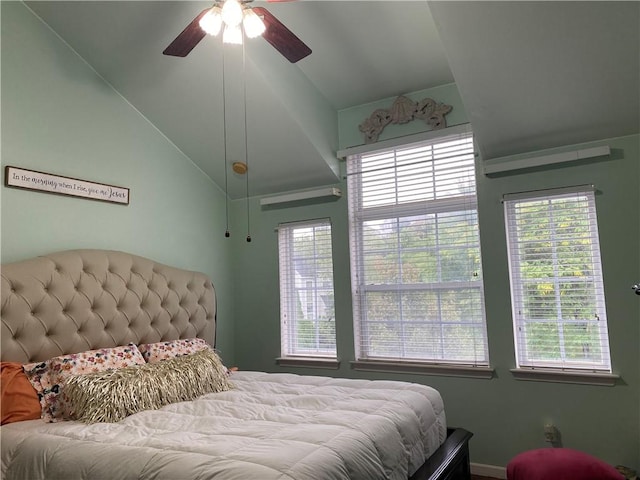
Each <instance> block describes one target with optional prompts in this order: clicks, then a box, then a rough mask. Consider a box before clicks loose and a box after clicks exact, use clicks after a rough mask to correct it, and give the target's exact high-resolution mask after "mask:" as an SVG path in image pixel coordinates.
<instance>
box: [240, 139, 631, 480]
mask: <svg viewBox="0 0 640 480" xmlns="http://www.w3.org/2000/svg"><path fill="white" fill-rule="evenodd" d="M639 142H640V136H632V137H626V138H618V139H609V140H606V141H603V142H595V143H592V144H589V145H586V146H580V148H582V147H590V146H597V145H603V144H606V145H609V146H610V147H611V148H612V155H611V157H610V158H608V159H604V160H603V159H599V160H596V161H584V162H581V163H578V162H575V163H573V164H572V163H567V164H564V165H561V166H556V167H554V168H549V169H538V170H529V171H520V172H514V173H513V174H511V175H505V174H502V175H500V176H493V177H492V178H489V177H487V176H485V175H483V174H482V173H479V174H478V197H479V199H478V201H479V215H480V228H481V235H482V253H483V269H484V278H485V292H486V310H487V323H488V333H489V350H490V358H491V364H492V366H493V367H494V368H495V377H494V378H493V379H491V380H482V379H474V378H457V377H446V376H427V375H419V374H391V373H388V374H384V373H370V372H361V371H355V370H353V369H351V367H350V364H349V361H350V360H353V359H354V347H353V332H352V312H351V294H350V291H351V286H350V274H349V244H348V214H347V198H346V197H345V196H343V197H342V198H341V199H339V200H332V201H329V202H326V201H325V202H322V201H321V202H315V203H314V202H311V201H306V202H305V203H301V204H285V205H282V206H280V207H268V208H267V207H260V205H259V199H258V198H251V199H250V201H249V207H250V219H251V226H250V227H251V236H252V239H253V241H252V242H251V243H246V242H245V241H244V237H245V235H246V231H247V226H246V209H247V203H246V201H244V200H242V201H240V200H238V201H234V202H233V203H232V210H231V212H232V214H231V217H232V219H233V223H232V227H233V230H235V231H234V234H236V239H235V241H234V254H233V255H234V259H235V262H234V265H235V275H234V304H235V322H236V342H237V343H236V352H237V356H236V359H237V360H238V365H239V367H240V368H242V369H249V370H266V371H271V372H279V371H290V372H294V373H305V374H317V375H328V376H340V377H356V378H370V379H379V378H391V379H397V380H407V381H415V382H419V383H425V384H429V385H432V386H434V387H436V388H437V389H438V390H439V391H440V392H441V393H442V396H443V398H444V401H445V408H446V412H447V417H448V422H449V424H450V425H454V426H461V427H465V428H467V429H469V430H471V431H472V432H473V433H474V437H473V439H472V442H471V460H472V462H475V463H480V464H487V465H497V466H505V465H506V464H507V463H508V461H509V459H510V458H512V457H513V456H514V455H516V454H517V453H519V452H522V451H524V450H528V449H533V448H542V447H548V446H549V444H547V443H545V442H544V437H543V426H544V424H545V423H547V422H553V423H554V424H555V425H556V426H557V428H558V429H559V430H560V433H561V437H562V442H563V445H564V446H565V447H570V448H576V449H579V450H583V451H585V452H588V453H591V454H593V455H596V456H598V457H600V458H602V459H603V460H605V461H607V462H610V463H612V464H624V465H628V466H632V467H634V468H637V467H638V466H639V463H640V462H639V457H638V452H639V451H640V444H639V440H640V438H639V437H640V434H639V430H638V425H639V422H640V419H639V415H638V413H639V412H638V405H639V404H640V357H639V354H638V339H639V338H640V329H639V323H640V322H638V320H639V319H640V302H638V299H637V298H636V296H635V295H633V292H632V291H631V289H630V286H631V285H633V283H635V282H636V281H637V280H638V278H637V277H638V269H637V266H638V264H639V263H640V256H639V251H638V239H639V238H640V219H639V218H638V215H637V214H636V212H635V209H636V208H637V206H638V205H640V196H639V195H640V194H639V191H640V182H639V179H640V175H639V173H640V172H639V169H640V151H639V148H638V145H639ZM576 148H577V147H576ZM561 150H566V149H561ZM545 153H549V152H545ZM478 165H479V166H481V165H482V159H478ZM480 172H481V171H480ZM585 183H593V184H595V185H596V187H597V190H598V193H597V197H596V201H597V209H598V220H599V227H600V241H601V249H602V262H603V271H604V280H605V284H606V291H605V294H606V300H607V311H608V318H609V334H610V344H611V356H612V363H613V369H614V372H615V373H617V374H619V375H620V376H621V377H622V380H621V381H620V383H619V384H618V385H616V386H614V387H601V386H589V385H576V384H567V383H548V382H532V381H522V380H514V379H513V377H512V374H511V372H510V371H509V369H511V368H514V367H515V354H514V348H513V330H512V321H511V307H510V300H509V276H508V267H507V251H506V240H505V232H504V220H503V207H502V204H501V197H502V195H503V194H504V193H511V192H517V191H523V190H532V189H539V188H552V187H560V186H566V185H577V184H585ZM336 186H338V187H340V188H342V190H343V193H345V194H346V185H345V184H344V182H343V184H341V185H336ZM324 217H327V218H330V219H331V222H332V232H333V252H334V281H335V294H336V329H337V336H338V339H337V341H338V356H339V358H340V360H341V365H340V368H339V369H338V370H330V369H313V368H281V367H279V366H277V365H276V363H275V358H276V357H277V356H278V355H279V353H280V336H279V297H278V294H279V292H278V254H277V252H278V249H277V246H278V245H277V233H276V232H275V230H274V229H275V228H276V226H277V225H278V223H281V222H290V221H296V220H303V219H310V218H324Z"/></svg>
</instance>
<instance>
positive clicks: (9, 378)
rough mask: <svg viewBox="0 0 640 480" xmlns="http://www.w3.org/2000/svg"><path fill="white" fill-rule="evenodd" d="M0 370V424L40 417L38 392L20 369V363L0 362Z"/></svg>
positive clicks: (40, 409) (40, 408)
mask: <svg viewBox="0 0 640 480" xmlns="http://www.w3.org/2000/svg"><path fill="white" fill-rule="evenodd" d="M0 370H1V372H2V378H1V379H0V391H1V393H2V398H1V399H0V408H1V410H2V425H4V424H5V423H12V422H20V421H22V420H34V419H37V418H40V415H41V412H42V407H41V406H40V401H39V400H38V393H37V392H36V390H35V389H34V388H33V386H32V385H31V382H29V379H28V378H27V376H26V375H25V373H24V371H23V370H22V365H21V364H19V363H13V362H0Z"/></svg>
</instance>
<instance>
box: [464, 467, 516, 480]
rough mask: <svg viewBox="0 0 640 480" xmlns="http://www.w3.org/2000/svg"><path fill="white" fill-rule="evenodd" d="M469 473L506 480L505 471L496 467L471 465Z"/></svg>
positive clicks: (503, 468)
mask: <svg viewBox="0 0 640 480" xmlns="http://www.w3.org/2000/svg"><path fill="white" fill-rule="evenodd" d="M471 473H473V474H474V475H482V476H483V477H493V478H503V479H506V478H507V469H506V468H505V467H498V466H496V465H483V464H482V463H471Z"/></svg>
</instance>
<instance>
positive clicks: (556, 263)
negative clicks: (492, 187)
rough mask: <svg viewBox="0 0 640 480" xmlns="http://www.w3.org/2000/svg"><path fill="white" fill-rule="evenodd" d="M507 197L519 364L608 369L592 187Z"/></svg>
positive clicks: (508, 237) (510, 261)
mask: <svg viewBox="0 0 640 480" xmlns="http://www.w3.org/2000/svg"><path fill="white" fill-rule="evenodd" d="M523 197H524V198H523ZM504 200H505V201H504V207H505V216H506V230H507V242H508V246H509V271H510V279H511V299H512V300H511V301H512V310H513V322H514V333H515V344H516V357H517V363H518V367H519V368H520V367H550V368H560V369H578V370H590V371H596V372H611V361H610V357H609V337H608V333H607V314H606V309H605V299H604V287H603V282H602V267H601V262H600V244H599V240H598V224H597V218H596V206H595V197H594V192H593V188H592V187H588V186H587V187H585V186H583V187H579V188H569V189H564V190H556V191H546V192H537V193H536V194H535V196H532V194H522V195H513V196H508V195H507V196H505V199H504Z"/></svg>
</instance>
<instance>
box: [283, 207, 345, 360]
mask: <svg viewBox="0 0 640 480" xmlns="http://www.w3.org/2000/svg"><path fill="white" fill-rule="evenodd" d="M309 228H312V229H316V228H328V248H329V253H328V255H326V256H322V257H318V256H317V255H316V254H315V248H316V247H317V245H316V239H315V237H314V240H313V245H314V255H313V256H307V257H304V258H305V259H306V260H307V261H308V260H309V259H312V260H313V271H314V272H315V273H317V269H318V263H317V261H318V260H319V259H321V260H327V259H328V260H329V261H330V278H331V280H330V285H324V284H323V285H320V284H319V283H318V277H317V276H314V277H313V278H304V279H301V280H300V282H302V283H301V285H300V288H297V287H296V285H295V284H296V278H295V276H296V271H295V258H294V257H295V251H294V246H293V242H294V235H295V231H296V230H297V229H309ZM277 231H278V266H279V287H280V340H281V350H280V357H278V359H277V361H278V364H280V365H289V366H312V367H313V366H317V367H327V368H337V365H338V362H337V338H336V334H335V324H336V321H335V282H334V278H333V276H334V269H333V232H332V225H331V221H330V219H327V218H322V219H314V220H304V221H297V222H288V223H281V224H279V225H278V228H277ZM314 235H315V234H314ZM310 282H311V283H312V284H313V285H312V288H311V289H309V283H310ZM328 289H330V290H331V292H332V294H333V296H334V302H333V304H332V305H331V306H330V310H331V311H330V313H331V314H332V315H331V316H332V317H333V320H331V321H332V322H333V330H334V332H333V349H332V350H326V351H322V350H321V349H320V348H319V347H317V348H312V349H308V350H306V349H303V348H299V347H294V345H293V344H292V343H291V342H292V341H293V340H292V339H293V338H297V330H296V329H297V327H298V326H299V325H298V323H299V320H300V319H298V318H297V315H296V312H297V310H298V309H297V307H296V305H297V303H296V304H295V305H294V303H292V302H295V300H296V299H297V298H299V297H298V296H299V295H300V294H302V295H304V297H305V298H304V302H305V303H304V304H303V302H301V303H300V310H301V314H302V315H303V316H307V315H308V311H309V308H310V307H311V309H312V310H313V311H314V313H316V310H317V305H316V304H315V302H316V300H317V299H318V298H320V296H321V295H322V294H323V293H322V292H325V291H326V290H328ZM309 295H311V298H313V299H314V305H308V304H307V303H306V301H307V300H308V298H309ZM292 319H293V320H292ZM320 321H321V320H320V319H318V318H315V319H314V320H312V322H313V323H314V329H315V330H318V328H319V322H320ZM317 334H318V332H316V335H317Z"/></svg>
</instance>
